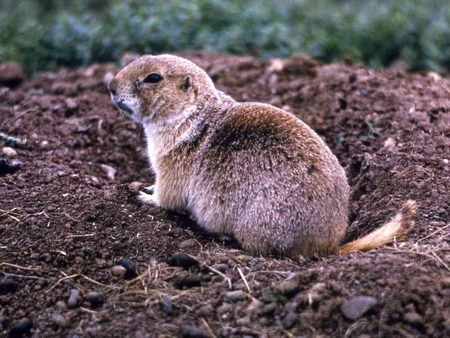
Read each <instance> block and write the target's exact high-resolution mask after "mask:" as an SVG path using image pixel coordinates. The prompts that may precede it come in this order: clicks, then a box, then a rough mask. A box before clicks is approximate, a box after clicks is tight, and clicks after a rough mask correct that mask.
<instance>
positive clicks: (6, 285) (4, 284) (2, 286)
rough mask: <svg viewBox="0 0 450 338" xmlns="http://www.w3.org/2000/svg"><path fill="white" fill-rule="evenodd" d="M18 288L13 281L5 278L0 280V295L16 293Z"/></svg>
mask: <svg viewBox="0 0 450 338" xmlns="http://www.w3.org/2000/svg"><path fill="white" fill-rule="evenodd" d="M18 288H19V284H18V283H17V282H16V281H15V280H13V279H10V278H5V279H2V280H0V295H2V294H6V293H11V292H16V291H17V289H18Z"/></svg>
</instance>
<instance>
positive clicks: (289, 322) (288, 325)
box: [281, 312, 298, 330]
mask: <svg viewBox="0 0 450 338" xmlns="http://www.w3.org/2000/svg"><path fill="white" fill-rule="evenodd" d="M297 322H298V314H296V313H295V312H289V313H288V314H287V315H286V317H284V318H283V319H282V320H281V325H283V327H284V328H285V329H286V330H290V329H292V328H293V327H294V325H295V324H297Z"/></svg>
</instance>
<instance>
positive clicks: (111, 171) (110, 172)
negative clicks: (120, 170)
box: [100, 164, 117, 181]
mask: <svg viewBox="0 0 450 338" xmlns="http://www.w3.org/2000/svg"><path fill="white" fill-rule="evenodd" d="M100 168H102V170H103V172H104V173H105V174H106V177H108V179H109V180H111V181H114V179H115V177H116V174H117V169H116V168H113V167H111V166H109V165H107V164H101V165H100Z"/></svg>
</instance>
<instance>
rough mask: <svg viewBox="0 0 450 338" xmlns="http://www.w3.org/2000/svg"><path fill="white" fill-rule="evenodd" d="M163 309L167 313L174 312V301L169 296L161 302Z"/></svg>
mask: <svg viewBox="0 0 450 338" xmlns="http://www.w3.org/2000/svg"><path fill="white" fill-rule="evenodd" d="M161 310H162V311H163V312H165V313H167V314H171V313H172V312H173V305H172V301H171V300H170V299H169V298H163V300H162V302H161Z"/></svg>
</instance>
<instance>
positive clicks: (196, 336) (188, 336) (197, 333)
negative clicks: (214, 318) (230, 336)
mask: <svg viewBox="0 0 450 338" xmlns="http://www.w3.org/2000/svg"><path fill="white" fill-rule="evenodd" d="M180 333H181V337H183V338H209V336H208V334H206V332H205V331H203V330H201V329H199V328H198V327H196V326H191V325H184V324H183V325H181V326H180Z"/></svg>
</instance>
